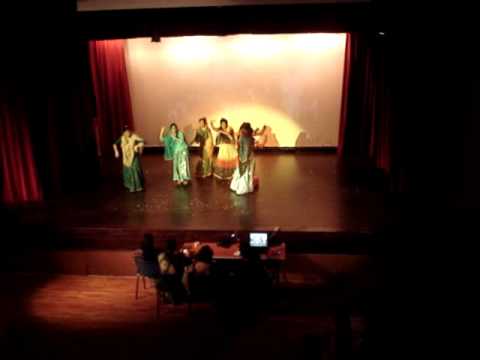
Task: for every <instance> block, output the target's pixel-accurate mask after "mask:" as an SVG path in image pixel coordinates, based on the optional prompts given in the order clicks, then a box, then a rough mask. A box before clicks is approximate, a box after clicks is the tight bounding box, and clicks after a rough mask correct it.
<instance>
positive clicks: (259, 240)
mask: <svg viewBox="0 0 480 360" xmlns="http://www.w3.org/2000/svg"><path fill="white" fill-rule="evenodd" d="M250 246H251V247H267V246H268V234H267V233H250Z"/></svg>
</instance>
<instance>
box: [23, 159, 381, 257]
mask: <svg viewBox="0 0 480 360" xmlns="http://www.w3.org/2000/svg"><path fill="white" fill-rule="evenodd" d="M196 161H198V155H196V154H192V157H191V168H192V170H193V169H194V166H195V163H196ZM142 163H143V168H144V172H145V176H146V190H145V191H144V192H142V193H129V192H127V191H125V190H124V189H123V187H122V183H121V177H120V170H121V169H120V166H121V165H120V161H119V162H118V173H119V176H118V177H115V178H113V179H112V180H109V181H105V183H103V184H102V185H100V186H98V188H96V189H94V190H91V189H90V190H86V191H82V192H77V193H75V194H70V195H68V196H63V197H62V198H59V199H56V200H54V201H50V202H49V203H48V204H45V205H42V206H41V207H40V208H38V207H33V208H28V209H22V210H21V218H22V223H24V224H28V225H32V224H36V225H41V226H43V227H45V226H46V227H48V231H49V233H50V237H51V238H55V239H54V240H52V241H54V242H55V244H56V246H66V247H74V248H109V249H112V248H113V249H116V248H119V249H124V248H134V247H135V246H137V244H138V242H139V240H140V239H141V237H142V234H143V233H144V232H146V231H150V232H153V233H154V234H155V235H156V237H157V238H158V239H159V240H158V241H161V239H164V238H165V237H168V236H172V235H175V236H177V237H178V238H179V239H180V240H184V241H191V240H195V239H199V238H200V239H202V240H204V239H215V238H218V237H222V236H225V233H226V232H230V231H252V230H261V231H268V230H272V229H273V228H274V227H276V226H279V227H280V228H281V236H282V237H284V238H285V239H286V240H288V242H289V248H290V249H295V248H297V247H300V248H303V249H304V250H305V251H308V250H310V251H314V250H315V249H316V248H317V247H318V246H320V247H322V246H323V247H326V248H329V247H334V248H335V247H337V246H342V244H344V245H347V244H348V247H350V248H352V249H353V248H356V247H357V246H359V247H360V248H361V247H363V246H364V245H365V241H366V239H369V238H371V236H370V235H371V234H373V233H375V232H376V231H377V230H378V229H380V228H381V227H382V226H383V225H384V224H385V223H386V222H387V221H389V220H390V214H389V211H388V209H387V206H386V201H385V198H384V194H383V193H382V192H379V191H367V190H365V189H362V190H358V189H352V188H348V187H347V186H345V185H344V182H343V179H342V178H341V176H340V174H339V173H338V171H337V158H336V155H335V154H334V153H325V152H303V151H302V152H298V151H297V152H288V153H285V152H284V153H278V152H272V153H268V152H262V153H258V154H257V155H256V164H257V167H256V174H257V175H258V177H259V178H260V186H259V189H258V190H257V191H256V192H255V193H253V194H249V195H245V196H237V195H236V194H234V193H232V192H231V191H230V190H229V184H228V183H225V182H220V181H218V180H216V179H214V178H209V179H193V181H192V183H191V185H189V186H188V187H186V188H183V187H180V188H178V187H176V186H175V185H174V183H173V182H172V181H171V178H172V175H171V174H172V169H171V166H172V165H171V162H167V161H165V160H163V157H162V155H160V154H151V155H144V156H143V159H142ZM357 250H358V249H357ZM345 251H347V249H345ZM352 251H356V250H352Z"/></svg>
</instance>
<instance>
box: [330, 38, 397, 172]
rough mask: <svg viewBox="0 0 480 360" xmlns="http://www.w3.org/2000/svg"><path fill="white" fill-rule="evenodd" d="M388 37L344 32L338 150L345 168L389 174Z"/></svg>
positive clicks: (389, 103)
mask: <svg viewBox="0 0 480 360" xmlns="http://www.w3.org/2000/svg"><path fill="white" fill-rule="evenodd" d="M386 44H387V39H386V38H384V37H383V36H381V35H378V34H358V33H351V34H348V35H347V42H346V51H345V69H344V82H343V97H342V108H341V119H340V133H339V141H338V144H339V145H338V154H339V160H340V162H341V164H343V165H345V167H346V169H347V171H348V170H352V171H353V172H363V173H365V172H368V171H372V170H373V171H374V170H378V169H380V170H381V171H383V172H384V173H385V174H387V175H388V174H390V172H391V168H392V149H391V126H392V119H391V106H390V105H391V102H390V94H389V88H388V84H387V80H388V76H389V73H388V70H389V69H388V66H387V65H388V64H387V47H386Z"/></svg>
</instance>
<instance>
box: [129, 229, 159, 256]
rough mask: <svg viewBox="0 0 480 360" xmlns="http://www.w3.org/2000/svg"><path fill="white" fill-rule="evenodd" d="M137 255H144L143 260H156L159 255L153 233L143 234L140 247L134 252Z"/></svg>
mask: <svg viewBox="0 0 480 360" xmlns="http://www.w3.org/2000/svg"><path fill="white" fill-rule="evenodd" d="M134 255H135V256H142V257H143V260H145V261H147V262H156V261H157V256H158V249H157V248H156V247H155V244H154V242H153V235H152V234H150V233H147V234H145V235H144V236H143V240H142V243H141V245H140V249H138V250H136V251H135V253H134Z"/></svg>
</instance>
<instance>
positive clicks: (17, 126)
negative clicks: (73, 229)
mask: <svg viewBox="0 0 480 360" xmlns="http://www.w3.org/2000/svg"><path fill="white" fill-rule="evenodd" d="M17 101H18V100H17ZM22 109H23V107H22V106H21V104H16V103H14V102H13V100H12V99H6V96H0V169H1V184H2V201H3V202H5V203H22V202H30V201H41V200H42V197H43V195H42V190H41V186H40V182H39V178H38V175H37V169H36V166H35V160H34V157H33V151H32V144H31V141H30V132H29V129H28V123H27V118H26V114H25V113H24V111H23V110H22Z"/></svg>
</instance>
